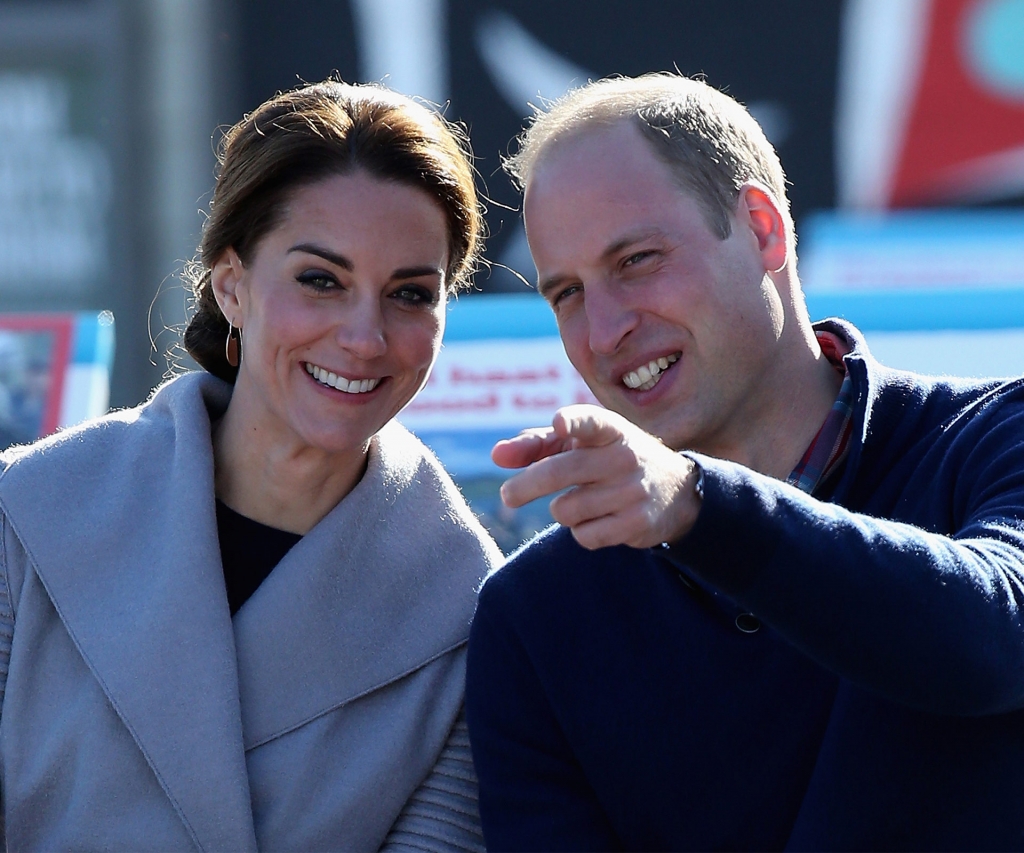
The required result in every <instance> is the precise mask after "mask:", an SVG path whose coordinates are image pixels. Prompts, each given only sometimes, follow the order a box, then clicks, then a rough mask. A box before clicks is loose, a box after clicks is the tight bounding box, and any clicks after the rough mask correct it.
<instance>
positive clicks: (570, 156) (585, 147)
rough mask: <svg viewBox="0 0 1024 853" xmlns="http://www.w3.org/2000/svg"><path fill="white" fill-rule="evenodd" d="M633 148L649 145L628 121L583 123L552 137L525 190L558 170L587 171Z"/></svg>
mask: <svg viewBox="0 0 1024 853" xmlns="http://www.w3.org/2000/svg"><path fill="white" fill-rule="evenodd" d="M634 147H636V148H637V149H644V148H647V147H648V143H647V142H646V141H645V140H644V138H643V135H642V134H641V133H640V131H639V130H638V129H637V128H636V125H635V123H634V122H633V121H631V120H630V119H628V118H620V119H617V120H614V121H600V122H599V121H596V120H595V121H588V122H582V123H580V124H578V125H575V126H573V127H571V128H568V129H566V130H564V131H563V132H561V133H560V134H558V135H557V136H554V137H552V138H551V139H549V140H548V141H547V142H546V143H545V144H544V145H543V146H542V147H541V148H540V149H539V150H538V151H537V154H536V156H535V157H534V159H533V163H532V164H531V166H530V171H529V174H528V175H527V180H526V187H527V189H528V188H529V186H530V183H531V182H533V181H534V180H536V179H537V178H538V177H543V176H545V175H549V174H550V173H552V172H554V171H556V170H563V169H565V168H566V167H571V166H577V167H585V166H586V165H588V164H593V163H595V162H600V161H604V160H607V159H614V158H616V157H621V155H622V154H623V153H626V152H629V151H630V150H631V149H633V148H634Z"/></svg>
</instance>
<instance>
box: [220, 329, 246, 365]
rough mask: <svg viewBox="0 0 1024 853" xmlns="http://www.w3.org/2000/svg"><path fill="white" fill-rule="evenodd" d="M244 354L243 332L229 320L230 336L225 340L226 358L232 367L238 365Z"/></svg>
mask: <svg viewBox="0 0 1024 853" xmlns="http://www.w3.org/2000/svg"><path fill="white" fill-rule="evenodd" d="M241 356H242V332H241V330H240V329H236V328H235V327H234V326H232V325H231V321H230V320H228V337H227V340H226V341H224V358H226V359H227V362H228V364H230V365H231V366H232V367H238V363H239V362H240V361H241Z"/></svg>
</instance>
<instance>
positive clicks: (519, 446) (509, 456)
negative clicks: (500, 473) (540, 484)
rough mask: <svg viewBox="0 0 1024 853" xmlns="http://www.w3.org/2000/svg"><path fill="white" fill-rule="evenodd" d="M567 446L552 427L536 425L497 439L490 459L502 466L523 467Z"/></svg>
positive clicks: (559, 451)
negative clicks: (511, 435)
mask: <svg viewBox="0 0 1024 853" xmlns="http://www.w3.org/2000/svg"><path fill="white" fill-rule="evenodd" d="M568 447H569V445H568V443H567V442H566V440H565V439H564V438H562V437H561V436H560V435H558V434H557V433H556V432H555V430H554V429H553V428H552V427H536V428H534V429H524V430H523V431H522V432H521V433H519V435H516V436H513V437H512V438H505V439H502V440H501V441H499V442H498V443H497V444H495V445H494V447H493V448H492V449H491V459H493V460H494V463H495V464H496V465H499V466H501V467H502V468H525V467H526V466H527V465H531V464H533V463H534V462H537V461H539V460H541V459H545V458H547V457H548V456H554V455H555V454H557V453H561V452H562V451H564V450H567V449H568Z"/></svg>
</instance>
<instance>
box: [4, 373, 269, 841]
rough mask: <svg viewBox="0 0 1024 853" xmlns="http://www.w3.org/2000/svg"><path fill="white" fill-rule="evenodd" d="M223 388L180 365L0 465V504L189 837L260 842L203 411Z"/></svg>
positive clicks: (222, 401) (218, 401)
mask: <svg viewBox="0 0 1024 853" xmlns="http://www.w3.org/2000/svg"><path fill="white" fill-rule="evenodd" d="M229 395H230V388H229V386H227V385H225V384H224V383H221V382H220V381H219V380H216V379H213V378H212V377H209V376H205V375H201V374H188V375H185V376H183V377H180V378H178V379H177V380H174V381H173V382H171V383H168V384H167V385H165V386H164V387H163V388H161V389H160V391H159V392H158V393H157V394H156V395H155V396H154V398H153V399H152V400H151V401H150V402H149V403H148V404H146V405H145V406H143V407H141V408H139V409H136V410H129V411H126V412H123V413H120V414H118V415H116V416H113V417H111V418H109V419H107V420H106V421H105V422H104V423H103V424H102V425H100V426H96V425H93V426H92V427H90V428H89V429H88V430H87V431H77V430H71V431H68V432H66V433H62V434H60V435H59V436H57V437H56V438H55V439H53V440H51V441H49V442H46V443H43V444H42V445H38V446H36V447H34V448H31V449H30V450H29V451H28V452H27V453H26V454H25V456H24V457H23V458H22V459H21V460H20V462H19V464H17V465H13V466H11V467H10V468H9V469H8V470H7V471H6V472H5V473H4V474H3V475H2V477H0V502H2V504H3V509H4V511H5V512H6V513H7V516H8V518H9V520H10V522H11V524H12V526H13V528H14V530H15V532H16V533H17V534H18V536H19V538H20V539H21V541H22V542H23V543H24V544H25V546H26V551H27V552H28V553H29V555H30V557H31V559H32V560H33V563H34V565H35V568H36V571H37V573H38V575H39V577H40V578H41V580H42V582H43V584H44V585H45V587H46V589H47V592H48V593H49V595H50V597H51V599H52V600H53V603H54V606H55V608H56V610H57V612H58V614H59V615H60V618H61V619H62V620H63V622H64V624H65V626H66V627H67V630H68V633H69V634H70V636H71V638H72V639H73V641H74V642H75V644H76V646H77V647H78V649H79V650H80V652H81V654H82V656H83V657H84V658H85V660H86V662H87V663H88V665H89V667H90V668H91V670H92V672H93V673H94V674H95V676H96V678H97V679H98V681H99V682H100V684H101V685H102V687H103V690H104V692H105V693H106V695H107V696H108V698H109V699H110V702H111V704H112V705H113V707H114V709H115V710H116V712H117V714H118V716H119V717H120V718H121V720H122V721H123V722H124V724H125V725H126V726H127V727H128V729H129V730H130V732H131V733H132V736H133V737H134V739H135V741H136V742H137V743H138V746H139V748H140V749H141V750H142V752H143V753H144V755H145V756H146V759H147V761H148V762H149V764H150V766H151V767H152V768H153V771H154V773H155V774H156V777H157V778H158V780H159V781H160V784H161V786H162V787H163V789H164V791H165V792H166V794H167V796H168V797H169V798H170V800H171V802H172V803H173V805H174V808H175V809H176V811H177V812H178V814H179V815H180V816H181V818H182V820H183V821H184V822H185V824H186V826H187V827H188V829H189V831H190V833H191V834H192V836H193V839H194V840H195V842H196V843H197V845H198V846H199V847H200V848H202V849H231V850H254V849H255V846H256V841H255V833H254V830H253V822H252V814H251V805H250V801H249V788H248V777H247V773H246V765H245V757H244V752H243V746H242V725H241V709H240V705H239V699H238V676H237V668H236V661H235V650H234V637H233V632H232V626H231V619H230V615H229V612H228V607H227V600H226V594H225V591H224V582H223V574H222V569H221V563H220V552H219V546H218V540H217V532H216V521H215V513H214V486H213V456H212V448H211V443H210V415H209V413H208V410H207V406H210V407H211V408H212V409H214V410H221V411H222V410H223V408H224V407H225V406H226V404H227V400H228V398H229ZM83 442H88V448H83V447H82V446H81V445H82V443H83Z"/></svg>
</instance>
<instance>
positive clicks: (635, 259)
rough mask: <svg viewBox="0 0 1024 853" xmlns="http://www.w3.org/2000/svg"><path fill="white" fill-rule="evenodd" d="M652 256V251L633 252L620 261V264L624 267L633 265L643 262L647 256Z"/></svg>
mask: <svg viewBox="0 0 1024 853" xmlns="http://www.w3.org/2000/svg"><path fill="white" fill-rule="evenodd" d="M653 256H654V252H646V251H645V252H634V253H633V254H632V255H630V256H629V257H628V258H626V259H625V260H624V261H623V262H622V265H623V266H624V267H633V266H636V265H637V264H640V263H643V262H644V261H646V260H647V259H648V258H651V257H653Z"/></svg>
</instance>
